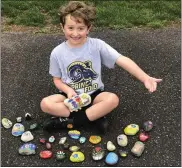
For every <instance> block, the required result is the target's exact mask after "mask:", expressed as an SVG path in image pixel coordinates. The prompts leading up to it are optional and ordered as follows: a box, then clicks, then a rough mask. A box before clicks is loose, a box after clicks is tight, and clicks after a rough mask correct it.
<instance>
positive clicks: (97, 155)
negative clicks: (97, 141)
mask: <svg viewBox="0 0 182 168" xmlns="http://www.w3.org/2000/svg"><path fill="white" fill-rule="evenodd" d="M104 156H105V150H104V149H102V148H101V147H99V146H98V147H95V148H94V149H93V150H92V158H93V160H101V159H102V158H103V157H104Z"/></svg>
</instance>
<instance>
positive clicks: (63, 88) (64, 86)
mask: <svg viewBox="0 0 182 168" xmlns="http://www.w3.org/2000/svg"><path fill="white" fill-rule="evenodd" d="M53 82H54V84H55V86H56V87H57V88H58V89H59V90H61V91H63V92H64V93H66V94H67V96H68V98H71V97H72V96H75V95H76V92H75V91H74V90H73V89H72V88H71V87H69V86H68V85H67V84H65V83H63V82H62V80H61V79H60V78H57V77H53Z"/></svg>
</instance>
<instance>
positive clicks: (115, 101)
mask: <svg viewBox="0 0 182 168" xmlns="http://www.w3.org/2000/svg"><path fill="white" fill-rule="evenodd" d="M110 100H111V103H112V106H113V107H114V108H116V107H117V106H118V105H119V97H118V96H117V95H116V94H114V93H112V94H111V97H110Z"/></svg>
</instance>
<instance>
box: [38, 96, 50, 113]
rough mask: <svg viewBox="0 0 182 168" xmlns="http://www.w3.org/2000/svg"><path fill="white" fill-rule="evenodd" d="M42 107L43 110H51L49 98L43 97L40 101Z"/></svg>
mask: <svg viewBox="0 0 182 168" xmlns="http://www.w3.org/2000/svg"><path fill="white" fill-rule="evenodd" d="M40 108H41V110H42V111H43V112H47V111H49V102H48V100H47V98H43V99H42V101H41V102H40Z"/></svg>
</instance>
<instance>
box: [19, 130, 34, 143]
mask: <svg viewBox="0 0 182 168" xmlns="http://www.w3.org/2000/svg"><path fill="white" fill-rule="evenodd" d="M33 139H34V137H33V135H32V133H31V132H30V131H26V132H24V133H23V134H22V135H21V140H22V141H23V142H28V141H31V140H33Z"/></svg>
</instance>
